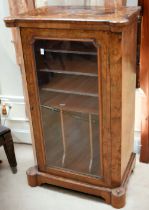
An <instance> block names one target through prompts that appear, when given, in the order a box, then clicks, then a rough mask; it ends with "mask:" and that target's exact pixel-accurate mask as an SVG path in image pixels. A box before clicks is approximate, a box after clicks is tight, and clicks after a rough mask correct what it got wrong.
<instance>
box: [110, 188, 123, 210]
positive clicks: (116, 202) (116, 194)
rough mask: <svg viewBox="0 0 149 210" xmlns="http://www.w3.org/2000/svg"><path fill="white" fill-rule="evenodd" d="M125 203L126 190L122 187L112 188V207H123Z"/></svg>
mask: <svg viewBox="0 0 149 210" xmlns="http://www.w3.org/2000/svg"><path fill="white" fill-rule="evenodd" d="M125 204H126V190H125V189H124V188H122V187H120V188H117V189H114V190H112V193H111V205H112V206H113V207H114V208H117V209H120V208H123V207H124V206H125Z"/></svg>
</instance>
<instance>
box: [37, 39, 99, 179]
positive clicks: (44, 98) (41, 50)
mask: <svg viewBox="0 0 149 210" xmlns="http://www.w3.org/2000/svg"><path fill="white" fill-rule="evenodd" d="M34 52H35V60H36V71H37V79H38V86H39V96H40V106H41V116H42V125H43V134H44V141H45V142H44V144H45V151H46V165H47V167H55V168H63V169H65V170H69V171H74V172H75V173H82V174H87V175H92V176H100V152H99V151H100V144H99V113H98V112H99V111H98V110H99V105H98V100H99V99H98V64H97V48H96V46H95V45H94V43H93V42H89V41H88V42H84V41H61V40H36V42H35V44H34Z"/></svg>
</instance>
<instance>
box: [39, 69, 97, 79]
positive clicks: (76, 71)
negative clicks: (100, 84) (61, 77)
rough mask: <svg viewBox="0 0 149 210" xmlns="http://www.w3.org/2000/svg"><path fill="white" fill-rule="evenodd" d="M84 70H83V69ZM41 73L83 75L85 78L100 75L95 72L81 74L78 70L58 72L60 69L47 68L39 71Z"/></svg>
mask: <svg viewBox="0 0 149 210" xmlns="http://www.w3.org/2000/svg"><path fill="white" fill-rule="evenodd" d="M82 70H83V69H82ZM39 71H40V72H53V73H58V74H69V75H83V76H90V77H97V76H98V74H97V73H94V72H91V73H90V72H85V71H84V72H83V71H82V72H80V71H79V70H78V69H77V70H75V71H72V70H70V71H69V70H66V69H62V70H58V69H47V68H44V69H40V70H39Z"/></svg>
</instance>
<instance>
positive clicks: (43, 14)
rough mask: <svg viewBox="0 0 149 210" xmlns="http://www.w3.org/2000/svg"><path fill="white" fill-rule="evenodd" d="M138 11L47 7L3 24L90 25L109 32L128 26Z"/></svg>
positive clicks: (12, 25) (46, 26) (19, 25)
mask: <svg viewBox="0 0 149 210" xmlns="http://www.w3.org/2000/svg"><path fill="white" fill-rule="evenodd" d="M139 11H140V8H139V7H121V8H120V9H118V10H116V11H115V12H114V13H111V12H108V11H107V10H105V8H104V7H98V6H96V7H95V6H89V7H87V6H48V7H42V8H38V9H35V10H32V11H29V12H27V13H24V14H20V15H18V16H13V17H8V18H5V23H6V25H7V26H8V27H34V28H55V27H56V28H57V27H58V26H56V25H55V24H56V23H57V24H60V25H59V28H69V29H70V23H71V28H72V27H75V28H80V29H83V28H91V25H92V29H93V28H95V29H96V30H98V29H99V28H100V29H104V30H109V27H115V26H116V27H117V26H122V27H123V26H125V25H128V24H129V23H131V22H132V21H133V20H134V19H136V16H137V15H138V13H139ZM78 22H79V23H80V24H78ZM45 24H46V25H45ZM95 26H96V27H95ZM105 26H109V27H105Z"/></svg>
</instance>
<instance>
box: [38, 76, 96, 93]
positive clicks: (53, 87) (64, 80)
mask: <svg viewBox="0 0 149 210" xmlns="http://www.w3.org/2000/svg"><path fill="white" fill-rule="evenodd" d="M50 80H51V81H50V82H49V83H48V84H45V85H43V86H42V87H41V89H42V90H45V91H51V92H58V93H68V94H76V95H82V96H92V97H98V78H96V77H88V76H72V75H63V74H62V75H60V74H54V75H53V76H51V78H50Z"/></svg>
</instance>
